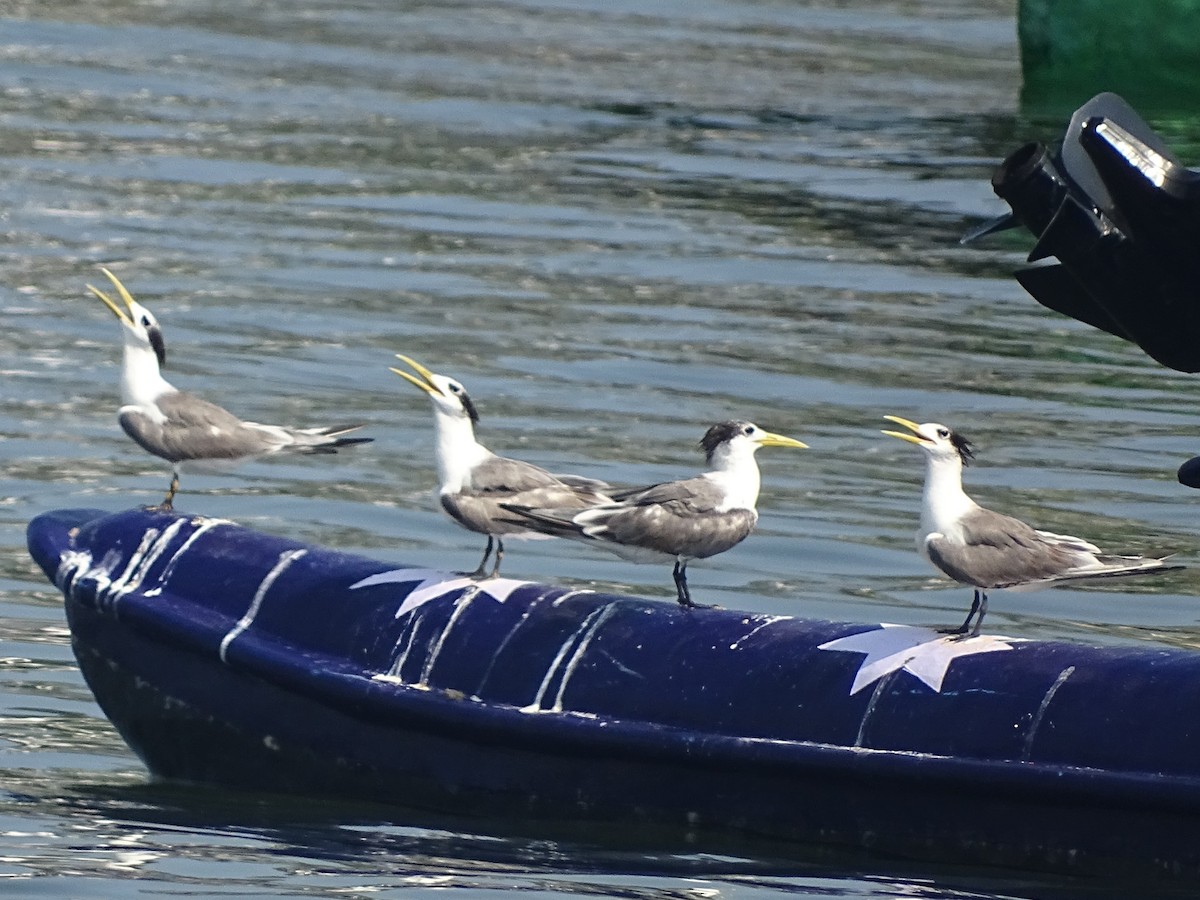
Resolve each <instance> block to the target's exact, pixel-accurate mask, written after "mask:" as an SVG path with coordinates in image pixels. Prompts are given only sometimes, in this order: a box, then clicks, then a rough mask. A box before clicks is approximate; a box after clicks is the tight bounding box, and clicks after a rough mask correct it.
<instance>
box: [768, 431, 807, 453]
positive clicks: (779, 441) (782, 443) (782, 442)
mask: <svg viewBox="0 0 1200 900" xmlns="http://www.w3.org/2000/svg"><path fill="white" fill-rule="evenodd" d="M758 443H759V444H760V445H761V446H763V447H796V448H797V449H800V450H807V449H808V444H804V443H801V442H800V441H798V440H796V439H795V438H790V437H785V436H784V435H782V434H774V433H772V432H770V431H765V432H763V436H762V439H761V440H759V442H758Z"/></svg>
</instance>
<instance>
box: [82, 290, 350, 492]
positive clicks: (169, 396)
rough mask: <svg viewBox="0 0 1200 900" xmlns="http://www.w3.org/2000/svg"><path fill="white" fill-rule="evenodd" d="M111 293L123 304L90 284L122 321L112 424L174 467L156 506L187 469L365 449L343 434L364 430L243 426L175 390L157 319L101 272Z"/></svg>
mask: <svg viewBox="0 0 1200 900" xmlns="http://www.w3.org/2000/svg"><path fill="white" fill-rule="evenodd" d="M100 271H102V272H103V273H104V274H105V275H106V276H107V277H108V280H109V281H111V282H112V284H113V287H114V288H116V290H117V294H118V296H119V297H120V298H121V300H122V302H123V303H124V306H122V305H121V304H118V303H117V302H116V301H114V300H113V299H112V298H111V297H109V296H108V294H106V293H104V291H101V290H99V289H98V288H95V287H93V286H92V285H90V284H89V285H88V286H87V287H88V290H89V291H91V292H92V293H93V294H94V295H95V296H96V297H98V298H99V299H100V300H102V301H103V302H104V305H105V306H107V307H108V308H109V309H110V310H111V311H112V313H113V315H115V316H116V317H117V320H118V321H119V322H120V323H121V333H122V335H123V337H124V342H125V349H124V362H123V364H122V368H121V404H122V405H121V408H120V410H118V412H117V420H118V421H119V422H120V423H121V428H123V429H124V430H125V433H126V434H127V435H129V437H131V438H133V440H134V441H135V442H137V444H138V445H139V446H141V448H142V449H143V450H145V451H146V452H147V453H152V454H154V455H155V456H160V457H162V458H163V459H165V460H167V461H168V462H170V463H171V464H172V467H173V469H172V474H171V486H170V488H169V489H168V490H167V495H166V497H164V498H163V502H162V504H161V508H162V509H171V508H172V504H173V502H174V500H175V493H176V492H177V491H178V490H179V475H180V472H181V471H182V470H183V468H184V467H185V466H189V467H194V468H203V467H205V466H208V467H217V468H223V467H225V466H228V465H231V464H234V463H238V462H241V461H243V460H247V459H255V458H257V457H260V456H269V455H271V454H273V453H279V452H283V451H287V452H295V453H335V452H337V449H338V448H339V447H346V446H349V445H351V444H363V443H367V442H369V441H370V440H371V438H347V437H342V435H344V434H346V433H348V432H351V431H356V430H357V429H359V428H362V427H363V426H362V425H337V426H329V427H324V428H284V427H282V426H278V425H260V424H258V423H257V422H243V421H242V420H241V419H239V418H237V417H236V416H234V415H233V414H232V413H229V412H227V411H226V410H224V409H222V408H221V407H219V406H217V405H216V404H213V403H210V402H208V401H207V400H205V399H203V398H201V397H197V396H196V395H195V394H189V393H187V392H185V391H180V390H177V389H176V388H174V387H173V386H172V385H171V384H170V383H169V382H167V380H166V379H164V378H163V377H162V372H161V371H160V367H161V366H162V365H164V364H165V363H166V345H165V343H164V342H163V336H162V329H161V328H159V325H158V320H157V319H155V318H154V315H153V314H152V313H151V312H150V310H148V309H146V307H144V306H142V305H141V304H140V303H138V302H137V301H136V300H134V299H133V297H132V296H131V295H130V293H129V291H127V290H126V289H125V286H124V285H123V284H121V282H120V281H119V280H118V279H117V276H116V275H114V274H113V273H112V272H110V271H109V270H108V269H105V268H101V270H100Z"/></svg>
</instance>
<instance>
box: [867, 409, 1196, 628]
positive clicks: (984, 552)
mask: <svg viewBox="0 0 1200 900" xmlns="http://www.w3.org/2000/svg"><path fill="white" fill-rule="evenodd" d="M884 418H885V419H887V420H888V421H889V422H895V423H896V424H897V425H901V426H903V427H904V428H906V429H908V430H907V431H884V432H883V433H884V434H886V435H888V436H890V437H894V438H899V439H900V440H902V441H909V442H910V443H913V444H916V445H917V446H918V447H920V448H921V449H922V450H923V451H925V491H924V496H923V498H922V504H921V528H920V530H919V531H918V532H917V549H918V550H919V551H920V552H921V554H922V555H923V556H925V558H926V559H928V560H929V561H930V562H931V563H932V564H933V565H934V566H935V567H936V568H938V569H940V570H941V571H942V572H944V573H946V574H947V575H949V576H950V577H951V578H953V579H954V580H955V581H957V582H958V583H959V584H965V585H970V586H971V587H973V588H974V589H975V597H974V599H973V600H972V602H971V611H970V612H969V613H967V618H966V620H965V621H964V622H963V623H962V625H961V626H960V627H959V628H957V629H954V630H952V631H950V632H949V633H952V634H961V635H967V634H970V635H971V636H975V635H978V634H979V628H980V626H981V625H982V624H983V617H984V615H985V614H986V613H987V591H988V590H989V589H991V588H1022V587H1033V586H1036V585H1041V584H1052V583H1054V582H1059V581H1074V580H1078V579H1082V578H1111V577H1115V576H1119V575H1137V574H1143V573H1147V572H1161V571H1166V570H1169V569H1178V568H1182V567H1181V566H1176V565H1170V564H1168V563H1167V562H1166V561H1165V560H1164V559H1153V558H1148V557H1142V556H1112V555H1109V554H1106V553H1104V552H1103V551H1101V549H1100V548H1099V547H1097V546H1096V545H1095V544H1092V543H1090V542H1088V541H1085V540H1083V539H1082V538H1077V537H1071V536H1070V535H1064V534H1053V533H1051V532H1049V531H1038V530H1037V529H1036V528H1033V527H1032V526H1030V525H1027V524H1025V523H1024V522H1022V521H1021V520H1020V519H1014V518H1012V517H1011V516H1006V515H1002V514H1001V513H998V512H993V511H992V510H990V509H985V508H984V507H982V506H980V505H979V504H978V503H976V502H975V501H974V500H972V499H971V498H970V497H968V496H967V494H966V492H965V491H963V486H962V470H963V466H964V465H966V464H967V463H969V462H970V461H971V460H972V459H974V454H973V452H972V449H971V444H970V442H969V441H968V440H967V439H966V438H964V437H963V436H962V435H960V434H958V433H956V432H955V431H952V430H951V429H949V428H947V427H946V426H945V425H939V424H937V423H936V422H926V423H925V424H923V425H918V424H917V423H916V422H910V421H909V420H908V419H902V418H900V417H899V416H884ZM976 614H978V618H976ZM972 619H974V620H975V624H974V627H972V625H971V620H972Z"/></svg>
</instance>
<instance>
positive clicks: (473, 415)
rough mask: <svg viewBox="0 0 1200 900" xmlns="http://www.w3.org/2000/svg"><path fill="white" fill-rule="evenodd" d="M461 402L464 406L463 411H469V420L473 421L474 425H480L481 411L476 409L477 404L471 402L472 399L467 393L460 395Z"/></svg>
mask: <svg viewBox="0 0 1200 900" xmlns="http://www.w3.org/2000/svg"><path fill="white" fill-rule="evenodd" d="M458 399H459V401H461V403H462V405H463V409H465V410H466V411H467V418H469V419H470V420H471V424H472V425H478V424H479V411H478V410H476V409H475V404H474V403H472V402H471V398H470V397H468V396H467V392H466V391H463V392H462V393H461V394H459V395H458Z"/></svg>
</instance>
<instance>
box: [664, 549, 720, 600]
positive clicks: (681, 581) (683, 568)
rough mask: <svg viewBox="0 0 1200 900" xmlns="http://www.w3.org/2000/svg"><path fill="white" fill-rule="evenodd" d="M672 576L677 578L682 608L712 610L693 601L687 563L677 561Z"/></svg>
mask: <svg viewBox="0 0 1200 900" xmlns="http://www.w3.org/2000/svg"><path fill="white" fill-rule="evenodd" d="M671 574H672V576H673V577H674V578H675V590H676V591H678V593H679V598H678V599H679V605H680V606H682V607H683V608H684V609H712V607H711V606H708V605H706V604H703V603H696V602H695V601H693V600H692V592H691V591H689V590H688V583H687V563H686V562H684V561H683V560H680V559H677V560H675V570H674V571H673V572H672V573H671Z"/></svg>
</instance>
